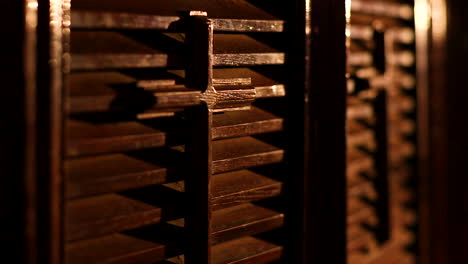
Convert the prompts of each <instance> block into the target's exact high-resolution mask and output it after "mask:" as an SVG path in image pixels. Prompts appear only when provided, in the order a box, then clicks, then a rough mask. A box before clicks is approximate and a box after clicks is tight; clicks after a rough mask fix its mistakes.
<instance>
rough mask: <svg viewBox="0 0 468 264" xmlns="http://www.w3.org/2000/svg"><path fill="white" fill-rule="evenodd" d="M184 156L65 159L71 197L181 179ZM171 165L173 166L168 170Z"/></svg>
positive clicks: (152, 154)
mask: <svg viewBox="0 0 468 264" xmlns="http://www.w3.org/2000/svg"><path fill="white" fill-rule="evenodd" d="M184 162H185V159H184V156H182V155H181V153H179V152H177V151H159V152H158V151H145V152H143V153H134V154H132V155H130V154H110V155H101V156H97V157H86V158H79V159H70V160H67V161H65V177H66V179H67V180H66V192H65V193H66V196H67V198H69V199H72V198H77V197H81V196H86V195H95V194H102V193H109V192H115V191H122V190H127V189H133V188H137V187H143V186H147V185H154V184H159V183H164V182H171V181H177V180H180V178H181V175H182V172H181V170H182V169H183V166H176V164H183V163H184ZM168 168H169V169H168Z"/></svg>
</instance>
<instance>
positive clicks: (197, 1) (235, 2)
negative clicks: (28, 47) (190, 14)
mask: <svg viewBox="0 0 468 264" xmlns="http://www.w3.org/2000/svg"><path fill="white" fill-rule="evenodd" d="M73 10H75V11H80V12H84V11H87V12H91V11H93V12H98V13H112V14H119V13H127V14H131V15H135V16H139V15H146V16H149V17H151V16H163V17H167V16H169V17H179V16H180V11H189V10H203V11H206V12H207V13H208V16H209V17H210V18H218V19H219V18H224V19H245V20H251V19H254V20H277V18H275V17H274V16H272V15H270V14H269V13H267V12H265V11H264V10H262V9H260V8H258V7H256V6H255V5H254V4H251V3H249V1H245V0H221V1H210V0H172V1H161V0H159V1H154V0H135V1H132V2H128V1H125V0H100V1H99V2H96V1H93V0H80V1H76V3H73ZM149 17H148V18H149ZM79 22H80V21H76V20H73V19H72V23H73V24H72V27H79V26H80V24H81V23H79ZM83 22H87V21H83ZM136 22H138V24H141V25H142V27H144V28H151V22H153V21H151V20H146V19H141V20H139V21H136ZM145 24H149V25H147V26H145ZM91 26H92V25H91ZM157 28H159V29H165V28H160V27H159V26H157Z"/></svg>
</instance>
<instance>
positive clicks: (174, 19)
mask: <svg viewBox="0 0 468 264" xmlns="http://www.w3.org/2000/svg"><path fill="white" fill-rule="evenodd" d="M71 17H72V22H73V23H72V28H77V29H153V30H177V31H184V24H183V17H180V16H170V15H166V16H164V15H147V14H132V13H128V12H119V13H117V12H99V11H80V10H78V11H73V10H72V13H71ZM211 21H212V23H213V29H214V30H215V31H232V32H283V28H284V21H283V20H262V19H235V18H224V19H223V18H212V19H211Z"/></svg>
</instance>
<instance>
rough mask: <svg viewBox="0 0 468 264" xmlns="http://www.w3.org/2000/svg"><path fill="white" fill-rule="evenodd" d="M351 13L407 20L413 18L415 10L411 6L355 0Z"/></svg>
mask: <svg viewBox="0 0 468 264" xmlns="http://www.w3.org/2000/svg"><path fill="white" fill-rule="evenodd" d="M351 12H352V13H362V14H369V15H375V16H379V17H391V18H396V19H406V20H410V19H412V18H413V8H412V7H411V6H410V5H408V4H401V3H391V2H388V1H381V2H373V1H365V0H355V1H353V2H352V4H351Z"/></svg>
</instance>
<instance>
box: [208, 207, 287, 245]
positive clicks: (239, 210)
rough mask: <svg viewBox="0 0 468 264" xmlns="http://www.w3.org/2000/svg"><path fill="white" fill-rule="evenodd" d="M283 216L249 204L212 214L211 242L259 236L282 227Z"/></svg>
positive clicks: (216, 242)
mask: <svg viewBox="0 0 468 264" xmlns="http://www.w3.org/2000/svg"><path fill="white" fill-rule="evenodd" d="M283 221H284V215H283V214H282V213H278V212H275V211H273V210H270V209H267V208H263V207H260V206H256V205H253V204H250V203H247V204H241V205H238V206H233V207H229V208H225V209H221V210H217V211H214V212H213V222H212V230H213V233H212V239H213V240H212V242H213V243H214V244H218V243H221V242H223V241H226V240H231V239H234V238H238V237H242V236H249V235H255V234H259V233H261V232H265V231H269V230H272V229H275V228H278V227H281V226H282V225H283Z"/></svg>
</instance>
